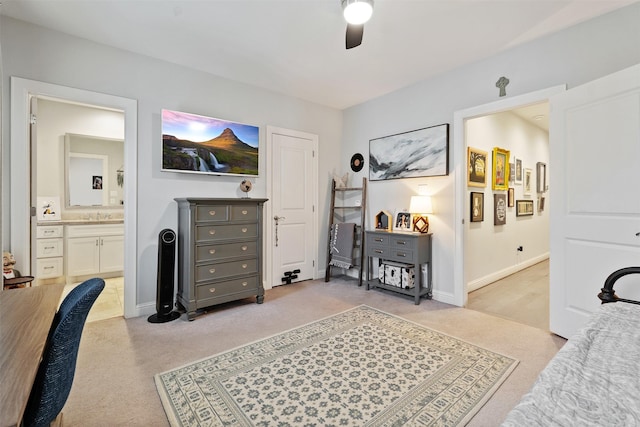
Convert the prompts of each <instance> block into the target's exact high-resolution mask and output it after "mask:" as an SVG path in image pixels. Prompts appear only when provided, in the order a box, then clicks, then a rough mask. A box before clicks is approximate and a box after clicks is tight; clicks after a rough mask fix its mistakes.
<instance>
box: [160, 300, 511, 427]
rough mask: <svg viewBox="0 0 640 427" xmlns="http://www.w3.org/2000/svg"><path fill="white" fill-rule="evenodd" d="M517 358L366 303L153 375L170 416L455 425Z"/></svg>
mask: <svg viewBox="0 0 640 427" xmlns="http://www.w3.org/2000/svg"><path fill="white" fill-rule="evenodd" d="M517 363H518V362H517V361H516V360H514V359H512V358H509V357H506V356H503V355H501V354H497V353H494V352H492V351H489V350H486V349H483V348H480V347H478V346H475V345H472V344H469V343H466V342H464V341H461V340H459V339H456V338H453V337H451V336H449V335H445V334H442V333H439V332H436V331H433V330H431V329H428V328H425V327H423V326H420V325H418V324H416V323H413V322H411V321H408V320H405V319H402V318H400V317H397V316H394V315H391V314H388V313H385V312H382V311H379V310H376V309H374V308H371V307H368V306H364V305H362V306H358V307H356V308H354V309H351V310H347V311H345V312H342V313H339V314H336V315H334V316H331V317H328V318H325V319H322V320H319V321H316V322H313V323H310V324H307V325H304V326H301V327H298V328H295V329H292V330H289V331H287V332H283V333H281V334H278V335H274V336H272V337H270V338H266V339H263V340H260V341H257V342H254V343H251V344H247V345H244V346H242V347H239V348H236V349H233V350H229V351H226V352H224V353H221V354H218V355H215V356H211V357H208V358H206V359H203V360H200V361H198V362H194V363H191V364H189V365H185V366H183V367H180V368H177V369H173V370H171V371H167V372H164V373H162V374H157V375H156V376H155V382H156V387H157V389H158V393H159V395H160V399H161V400H162V404H163V406H164V409H165V412H166V413H167V418H168V419H169V422H170V424H171V425H172V426H264V427H266V426H399V425H411V426H435V425H437V426H457V425H464V424H466V423H467V422H468V421H469V420H470V419H471V417H473V415H474V414H475V413H476V412H477V411H478V410H479V409H480V408H481V407H482V405H483V404H484V403H485V402H486V401H487V400H488V399H489V398H490V397H491V395H492V394H493V393H494V392H495V390H497V388H498V387H499V386H500V384H501V383H502V382H503V381H504V380H505V379H506V378H507V377H508V376H509V374H510V373H511V371H512V370H513V369H514V368H515V367H516V365H517Z"/></svg>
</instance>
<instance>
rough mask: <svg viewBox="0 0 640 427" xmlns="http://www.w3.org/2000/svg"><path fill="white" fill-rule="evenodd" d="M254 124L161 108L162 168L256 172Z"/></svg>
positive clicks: (214, 172) (212, 172)
mask: <svg viewBox="0 0 640 427" xmlns="http://www.w3.org/2000/svg"><path fill="white" fill-rule="evenodd" d="M259 141H260V132H259V127H258V126H252V125H247V124H243V123H236V122H230V121H228V120H222V119H216V118H213V117H206V116H199V115H196V114H190V113H182V112H179V111H171V110H164V109H163V110H162V170H163V171H165V172H186V173H196V174H209V175H242V176H245V175H249V176H258V145H259Z"/></svg>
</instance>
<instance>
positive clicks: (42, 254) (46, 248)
mask: <svg viewBox="0 0 640 427" xmlns="http://www.w3.org/2000/svg"><path fill="white" fill-rule="evenodd" d="M63 242H64V241H63V239H37V240H36V247H37V248H36V257H37V258H53V257H59V256H62V255H63V253H64V251H63V248H64V243H63Z"/></svg>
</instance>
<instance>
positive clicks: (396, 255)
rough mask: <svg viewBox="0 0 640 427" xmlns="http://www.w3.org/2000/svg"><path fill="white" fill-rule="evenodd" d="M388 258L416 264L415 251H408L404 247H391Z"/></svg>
mask: <svg viewBox="0 0 640 427" xmlns="http://www.w3.org/2000/svg"><path fill="white" fill-rule="evenodd" d="M387 259H389V260H391V261H398V262H404V263H407V264H414V263H415V258H414V255H413V251H406V250H404V249H400V248H397V249H396V248H391V249H389V255H388V256H387Z"/></svg>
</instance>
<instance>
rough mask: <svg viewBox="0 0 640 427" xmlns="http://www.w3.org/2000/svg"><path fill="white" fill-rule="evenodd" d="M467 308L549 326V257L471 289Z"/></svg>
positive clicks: (538, 325)
mask: <svg viewBox="0 0 640 427" xmlns="http://www.w3.org/2000/svg"><path fill="white" fill-rule="evenodd" d="M467 308H468V309H470V310H476V311H480V312H482V313H486V314H491V315H493V316H497V317H501V318H503V319H508V320H513V321H514V322H518V323H523V324H525V325H529V326H533V327H534V328H538V329H542V330H545V331H548V330H549V260H548V259H547V260H546V261H542V262H540V263H538V264H535V265H532V266H531V267H528V268H526V269H524V270H522V271H519V272H518V273H514V274H512V275H510V276H507V277H505V278H504V279H502V280H498V281H496V282H493V283H491V284H489V285H487V286H484V287H482V288H480V289H478V290H475V291H473V292H471V293H469V298H468V301H467Z"/></svg>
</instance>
